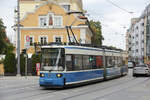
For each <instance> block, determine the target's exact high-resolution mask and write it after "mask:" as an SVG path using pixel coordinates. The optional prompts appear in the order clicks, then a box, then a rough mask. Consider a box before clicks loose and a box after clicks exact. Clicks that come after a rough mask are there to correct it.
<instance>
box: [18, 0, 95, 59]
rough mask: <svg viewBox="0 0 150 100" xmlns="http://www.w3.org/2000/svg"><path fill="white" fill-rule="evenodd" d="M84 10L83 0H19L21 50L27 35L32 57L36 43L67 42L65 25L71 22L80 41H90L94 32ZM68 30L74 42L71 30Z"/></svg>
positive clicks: (24, 45)
mask: <svg viewBox="0 0 150 100" xmlns="http://www.w3.org/2000/svg"><path fill="white" fill-rule="evenodd" d="M81 12H84V10H83V8H82V0H20V20H21V23H20V24H21V31H20V39H21V43H20V44H21V45H20V46H21V50H22V49H25V48H26V43H27V37H29V38H30V39H29V40H30V47H29V49H28V51H27V52H28V54H29V57H31V55H32V54H33V53H35V47H34V43H40V44H45V43H49V42H65V43H68V42H69V39H68V35H67V30H66V26H72V31H73V33H74V34H75V37H76V39H77V41H78V42H80V43H85V44H89V43H91V37H92V35H93V34H92V32H91V30H90V28H89V25H88V24H87V19H86V17H85V16H84V14H82V13H81ZM16 30H17V29H16ZM16 32H17V31H16ZM69 33H70V39H71V42H74V41H75V40H74V38H73V35H72V34H71V30H69ZM16 40H17V39H16Z"/></svg>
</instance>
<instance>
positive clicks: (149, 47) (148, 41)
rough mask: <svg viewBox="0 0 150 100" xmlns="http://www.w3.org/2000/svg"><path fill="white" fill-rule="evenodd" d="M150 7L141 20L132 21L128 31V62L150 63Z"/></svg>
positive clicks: (149, 6)
mask: <svg viewBox="0 0 150 100" xmlns="http://www.w3.org/2000/svg"><path fill="white" fill-rule="evenodd" d="M149 19H150V5H148V6H147V7H146V8H145V10H144V11H143V13H142V14H141V16H140V17H139V18H133V19H132V20H131V26H130V28H129V29H128V30H127V47H126V48H127V51H128V60H129V61H135V62H137V63H143V62H144V63H149V62H150V30H149V29H150V26H149V23H150V20H149Z"/></svg>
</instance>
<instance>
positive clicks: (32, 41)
mask: <svg viewBox="0 0 150 100" xmlns="http://www.w3.org/2000/svg"><path fill="white" fill-rule="evenodd" d="M33 43H34V38H33V36H30V46H33Z"/></svg>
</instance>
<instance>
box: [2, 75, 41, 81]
mask: <svg viewBox="0 0 150 100" xmlns="http://www.w3.org/2000/svg"><path fill="white" fill-rule="evenodd" d="M14 79H20V80H24V79H28V80H33V79H36V80H38V79H39V76H27V77H26V76H0V80H14Z"/></svg>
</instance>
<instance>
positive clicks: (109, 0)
mask: <svg viewBox="0 0 150 100" xmlns="http://www.w3.org/2000/svg"><path fill="white" fill-rule="evenodd" d="M105 1H107V2H108V3H110V4H112V5H113V6H115V7H117V8H119V9H121V10H123V11H125V12H127V13H129V14H133V13H134V12H130V11H128V10H126V9H124V8H122V7H120V6H118V5H117V4H115V3H114V2H112V1H111V0H105Z"/></svg>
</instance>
